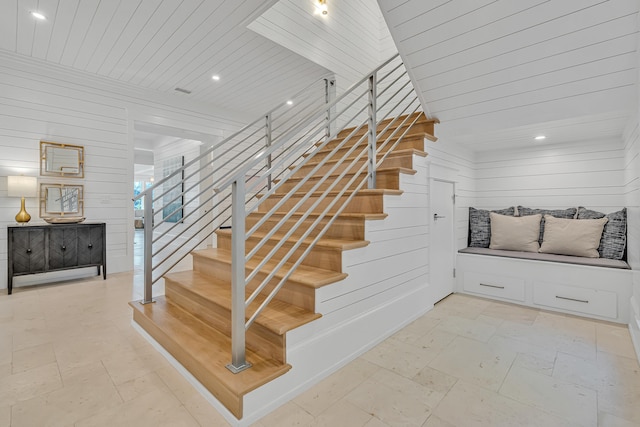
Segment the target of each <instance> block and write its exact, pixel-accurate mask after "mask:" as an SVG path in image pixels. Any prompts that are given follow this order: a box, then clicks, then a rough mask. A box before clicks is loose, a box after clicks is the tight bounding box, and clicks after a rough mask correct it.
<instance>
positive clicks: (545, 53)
mask: <svg viewBox="0 0 640 427" xmlns="http://www.w3.org/2000/svg"><path fill="white" fill-rule="evenodd" d="M618 28H619V29H620V30H624V28H623V27H618ZM628 37H632V38H634V40H635V37H636V32H635V31H631V32H628V31H625V33H624V34H622V35H617V33H614V34H611V36H610V37H609V38H606V39H604V40H598V41H595V42H593V43H591V40H590V39H587V38H580V40H581V41H583V42H584V43H585V44H582V45H579V46H575V45H573V48H571V49H566V50H562V51H555V50H554V49H551V48H548V47H547V46H546V44H536V49H537V50H538V51H537V52H529V50H530V49H526V54H524V53H525V49H521V50H519V51H517V52H513V53H514V55H515V54H518V57H520V58H522V59H521V60H520V61H518V58H517V57H514V58H503V59H502V61H500V63H506V64H507V65H505V66H502V67H499V68H495V67H494V68H492V67H491V64H486V65H485V68H488V69H489V71H487V72H475V73H472V75H471V77H467V78H464V79H458V80H456V79H455V77H454V78H451V79H449V78H447V80H445V82H447V81H448V83H444V82H443V83H438V79H437V77H438V76H431V77H430V78H428V77H419V78H417V81H418V82H422V81H426V80H428V81H429V90H430V91H437V90H438V89H445V88H448V87H451V86H454V85H460V84H474V85H475V84H476V83H475V82H480V81H482V78H484V77H487V76H493V77H495V76H496V75H497V74H499V73H501V72H503V71H507V70H511V69H514V68H517V67H524V66H527V65H529V64H532V63H535V62H537V61H545V60H550V59H552V58H556V57H559V58H561V57H562V55H563V54H568V53H574V52H578V51H580V50H582V49H588V48H591V47H596V46H600V45H604V44H606V43H610V42H613V41H619V40H621V39H624V38H628ZM553 44H554V45H556V46H558V45H562V43H560V42H558V41H555V43H553ZM568 44H569V45H572V42H571V41H570V42H569V43H568ZM540 55H542V56H540ZM516 61H517V62H516ZM483 62H488V61H483ZM452 71H453V70H452ZM469 74H471V73H469ZM448 75H449V74H448ZM448 75H447V76H448ZM440 76H442V74H440ZM434 81H435V83H434ZM472 81H475V82H474V83H471V82H472ZM438 84H439V85H438Z"/></svg>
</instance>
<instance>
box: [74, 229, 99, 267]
mask: <svg viewBox="0 0 640 427" xmlns="http://www.w3.org/2000/svg"><path fill="white" fill-rule="evenodd" d="M102 239H103V237H102V226H86V227H80V228H78V265H96V264H102Z"/></svg>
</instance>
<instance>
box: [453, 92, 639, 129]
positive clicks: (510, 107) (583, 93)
mask: <svg viewBox="0 0 640 427" xmlns="http://www.w3.org/2000/svg"><path fill="white" fill-rule="evenodd" d="M633 87H635V83H627V84H620V85H617V86H614V87H608V88H602V89H597V90H592V91H584V92H581V93H578V94H572V95H568V96H561V97H557V98H549V99H545V100H543V101H537V102H529V103H526V104H520V105H515V106H514V105H511V106H506V107H503V108H498V109H494V110H488V111H482V112H480V113H475V114H467V115H457V116H446V117H447V118H446V120H447V121H449V122H454V121H460V120H463V119H469V118H473V117H481V116H486V115H489V114H495V113H500V112H506V111H511V112H513V111H514V110H516V109H521V108H525V107H532V106H536V105H541V104H545V103H553V102H556V101H561V100H566V99H570V98H578V97H584V96H586V95H593V94H598V93H602V92H607V91H616V90H618V91H617V92H619V93H625V91H628V92H627V93H629V92H631V90H632V89H633ZM459 110H460V109H458V111H459ZM476 111H477V109H476Z"/></svg>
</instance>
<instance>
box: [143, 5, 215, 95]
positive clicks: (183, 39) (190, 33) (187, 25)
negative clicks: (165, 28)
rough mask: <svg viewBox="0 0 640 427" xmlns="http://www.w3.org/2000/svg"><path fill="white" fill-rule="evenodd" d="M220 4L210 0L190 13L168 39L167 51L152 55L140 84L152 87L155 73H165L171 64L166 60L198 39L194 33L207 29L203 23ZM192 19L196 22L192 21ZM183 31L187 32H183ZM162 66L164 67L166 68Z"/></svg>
mask: <svg viewBox="0 0 640 427" xmlns="http://www.w3.org/2000/svg"><path fill="white" fill-rule="evenodd" d="M219 5H220V4H219V3H218V4H217V5H216V4H215V3H213V2H209V1H205V2H204V3H201V5H200V6H199V7H198V8H197V9H196V10H195V11H194V13H193V14H192V15H190V16H189V18H188V19H187V20H185V22H184V23H183V24H182V25H181V26H180V28H178V29H177V30H176V32H175V34H174V35H172V36H171V38H170V39H169V40H168V41H167V43H168V44H169V48H168V49H167V52H165V53H162V55H161V56H160V55H158V54H156V55H154V57H152V59H151V60H150V62H151V65H150V66H149V68H150V70H149V71H148V72H147V74H145V75H144V76H143V77H142V79H141V80H140V83H139V84H140V85H142V86H144V87H151V84H152V83H153V82H154V81H155V79H157V77H156V78H155V79H154V78H153V77H152V76H153V74H154V73H156V74H164V73H165V72H166V70H167V69H168V68H170V66H165V65H164V64H165V62H166V61H168V60H169V58H171V57H172V56H174V55H178V49H179V48H180V47H181V46H182V45H184V44H193V43H195V42H196V41H197V40H196V39H195V36H194V34H197V32H198V31H199V30H200V29H201V28H204V30H203V31H206V28H205V27H203V25H204V23H205V22H207V20H208V19H210V17H211V16H212V15H213V14H214V13H215V12H216V11H217V10H218V7H219ZM214 7H215V8H214ZM208 8H213V10H209V9H208ZM196 12H197V13H196ZM192 20H193V21H195V22H191V21H192ZM183 32H187V33H186V34H182V33H183ZM191 38H193V39H194V40H193V43H191V42H189V40H190V39H191ZM154 58H155V59H154ZM177 61H179V58H178V59H177V60H176V61H174V62H173V64H175V63H176V62H177ZM154 64H155V65H154ZM173 64H171V65H173ZM162 67H164V69H163V68H162ZM151 79H153V80H151Z"/></svg>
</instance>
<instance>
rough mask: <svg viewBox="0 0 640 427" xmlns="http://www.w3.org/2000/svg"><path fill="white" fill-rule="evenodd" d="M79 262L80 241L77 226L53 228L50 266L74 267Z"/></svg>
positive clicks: (50, 244)
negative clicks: (78, 240)
mask: <svg viewBox="0 0 640 427" xmlns="http://www.w3.org/2000/svg"><path fill="white" fill-rule="evenodd" d="M77 264H78V242H77V232H76V228H75V227H59V228H58V227H56V228H52V229H51V234H50V238H49V268H50V269H52V270H53V269H56V268H65V267H74V266H76V265H77Z"/></svg>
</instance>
